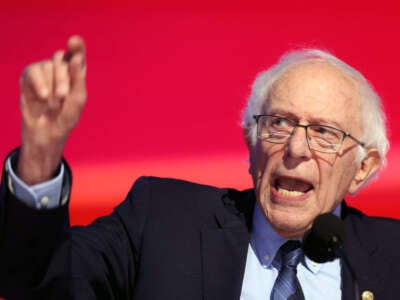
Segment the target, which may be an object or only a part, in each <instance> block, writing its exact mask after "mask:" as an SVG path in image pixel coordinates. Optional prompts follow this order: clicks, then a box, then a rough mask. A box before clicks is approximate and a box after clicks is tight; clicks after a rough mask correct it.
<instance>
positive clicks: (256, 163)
mask: <svg viewBox="0 0 400 300" xmlns="http://www.w3.org/2000/svg"><path fill="white" fill-rule="evenodd" d="M274 146H275V145H272V146H270V147H267V148H265V147H264V148H263V147H261V145H259V144H258V145H257V146H256V147H255V148H254V150H253V151H252V153H251V155H250V173H251V176H252V178H253V183H254V187H255V189H256V190H257V191H258V192H260V191H261V192H263V191H264V190H265V189H266V188H267V187H268V185H269V181H270V177H271V173H272V170H273V169H274V166H276V165H277V164H278V162H279V160H280V159H281V157H280V154H279V153H281V151H279V149H275V148H278V147H274Z"/></svg>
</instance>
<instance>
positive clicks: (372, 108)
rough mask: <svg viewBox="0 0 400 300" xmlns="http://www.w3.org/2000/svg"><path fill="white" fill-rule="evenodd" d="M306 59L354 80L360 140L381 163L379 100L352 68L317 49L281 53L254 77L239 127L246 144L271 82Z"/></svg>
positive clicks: (384, 146) (252, 138) (384, 141)
mask: <svg viewBox="0 0 400 300" xmlns="http://www.w3.org/2000/svg"><path fill="white" fill-rule="evenodd" d="M307 61H323V62H327V63H329V64H331V65H333V66H335V67H337V68H338V69H339V70H340V71H341V72H342V73H343V74H345V75H347V76H348V77H350V78H352V79H353V81H354V82H355V83H356V88H357V92H358V93H359V95H360V97H361V99H362V103H361V119H362V129H363V134H362V135H363V136H362V138H361V141H362V142H364V144H365V149H370V148H376V149H377V150H378V152H379V155H380V157H381V166H382V165H384V162H385V157H386V153H387V151H388V149H389V141H388V138H387V136H386V125H385V122H386V117H385V113H384V112H383V107H382V102H381V99H380V97H379V95H378V94H377V93H376V92H375V90H374V88H373V87H372V85H371V84H370V83H369V82H368V80H367V79H366V78H365V77H364V76H363V75H362V74H361V73H360V72H359V71H357V70H356V69H354V68H353V67H351V66H349V65H348V64H346V63H345V62H343V61H342V60H340V59H338V58H337V57H335V56H334V55H332V54H330V53H329V52H326V51H323V50H320V49H301V50H293V51H290V52H288V53H286V54H284V55H283V56H282V57H281V59H280V60H279V61H278V63H277V64H275V65H273V66H272V67H270V68H269V69H267V70H265V71H263V72H261V73H260V74H259V75H258V76H257V77H256V79H255V81H254V83H253V86H252V90H251V94H250V96H249V99H248V101H247V105H246V107H245V108H244V110H243V117H242V128H243V129H245V132H246V133H247V136H246V137H245V138H246V141H247V144H248V146H249V147H253V146H254V145H255V144H256V139H257V133H256V131H257V129H256V127H257V126H256V123H255V120H254V118H253V115H257V114H262V113H263V106H264V104H265V103H266V101H269V93H270V91H271V88H272V87H273V85H274V83H275V82H276V81H277V80H278V79H279V78H280V76H281V75H282V74H283V73H284V72H285V71H286V70H287V69H288V68H290V67H292V66H295V65H298V64H300V63H304V62H307ZM359 149H360V151H359V153H358V157H357V158H358V159H359V161H361V160H362V158H363V157H364V156H365V149H364V148H362V147H361V146H360V147H359Z"/></svg>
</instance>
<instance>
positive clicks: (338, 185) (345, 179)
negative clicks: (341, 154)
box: [317, 158, 355, 210]
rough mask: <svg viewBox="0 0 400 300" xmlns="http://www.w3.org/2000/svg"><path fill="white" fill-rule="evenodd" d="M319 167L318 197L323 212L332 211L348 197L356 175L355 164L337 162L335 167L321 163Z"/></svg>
mask: <svg viewBox="0 0 400 300" xmlns="http://www.w3.org/2000/svg"><path fill="white" fill-rule="evenodd" d="M338 159H339V160H340V159H341V158H338ZM318 165H319V172H320V178H319V180H320V186H319V192H318V196H317V197H318V200H319V202H320V204H321V206H323V210H330V209H332V208H334V207H335V206H336V205H337V204H338V203H340V202H341V201H342V200H343V198H344V196H345V195H346V193H347V191H348V189H349V186H350V184H351V181H352V179H353V177H354V175H355V168H354V164H353V163H351V162H350V163H349V162H345V161H335V162H334V164H333V165H330V164H326V163H324V162H319V164H318ZM345 166H347V167H345ZM348 166H350V167H348Z"/></svg>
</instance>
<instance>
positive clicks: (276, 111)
mask: <svg viewBox="0 0 400 300" xmlns="http://www.w3.org/2000/svg"><path fill="white" fill-rule="evenodd" d="M267 114H268V115H278V116H282V117H284V118H288V119H291V120H294V121H296V122H298V121H299V116H297V115H296V114H295V113H292V112H290V111H287V110H283V109H279V108H278V109H272V110H270V111H269V112H268V113H267ZM309 124H315V125H327V126H332V127H335V128H338V129H340V130H343V131H346V130H344V129H343V127H342V126H341V125H340V124H339V123H338V122H337V121H334V120H332V119H329V118H320V117H316V118H312V119H311V120H309Z"/></svg>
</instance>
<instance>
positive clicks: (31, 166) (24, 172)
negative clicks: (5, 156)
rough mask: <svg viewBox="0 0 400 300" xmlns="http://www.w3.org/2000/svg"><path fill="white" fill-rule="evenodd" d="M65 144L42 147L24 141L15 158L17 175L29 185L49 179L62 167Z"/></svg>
mask: <svg viewBox="0 0 400 300" xmlns="http://www.w3.org/2000/svg"><path fill="white" fill-rule="evenodd" d="M63 149H64V144H57V145H56V146H47V147H40V146H37V145H36V146H35V145H31V144H28V143H23V144H22V145H21V149H20V152H19V155H18V157H16V160H15V164H16V165H15V170H16V173H17V176H18V177H19V178H20V179H21V180H22V181H24V182H25V183H26V184H27V185H34V184H38V183H41V182H45V181H48V180H50V179H52V178H53V177H54V175H55V174H56V173H57V170H58V169H59V167H60V163H61V159H62V153H63Z"/></svg>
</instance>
